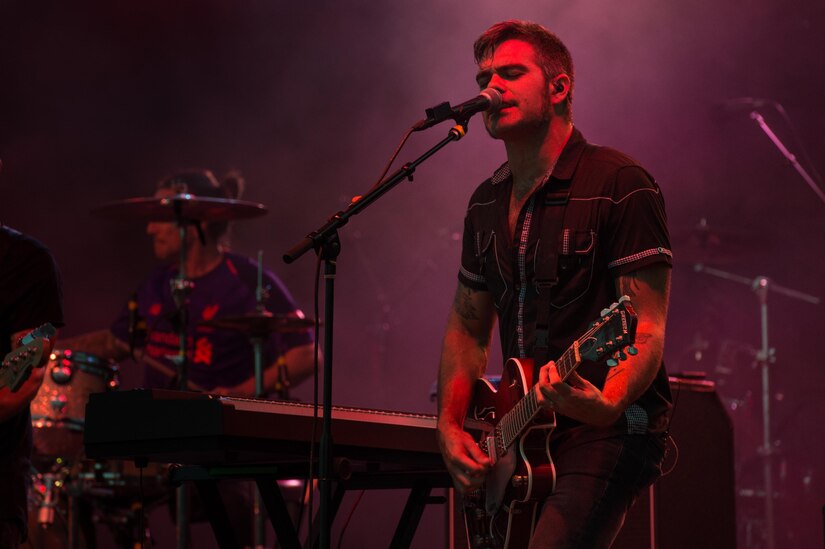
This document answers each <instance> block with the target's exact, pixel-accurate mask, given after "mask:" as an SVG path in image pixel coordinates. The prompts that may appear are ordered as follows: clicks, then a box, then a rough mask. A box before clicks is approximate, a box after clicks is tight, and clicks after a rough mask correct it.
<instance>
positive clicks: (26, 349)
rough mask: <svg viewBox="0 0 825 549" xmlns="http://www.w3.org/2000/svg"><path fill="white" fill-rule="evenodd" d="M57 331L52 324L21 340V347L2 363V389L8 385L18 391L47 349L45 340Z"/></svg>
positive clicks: (32, 332)
mask: <svg viewBox="0 0 825 549" xmlns="http://www.w3.org/2000/svg"><path fill="white" fill-rule="evenodd" d="M56 333H57V331H56V330H55V329H54V326H52V325H51V324H43V325H42V326H40V327H39V328H35V329H34V330H32V331H31V332H29V333H28V334H26V335H24V336H23V337H22V339H21V340H20V343H21V345H20V347H18V348H17V349H15V350H13V351H12V352H10V353H9V354H7V355H6V356H5V357H4V358H3V363H2V365H0V389H2V388H3V387H8V388H9V389H10V390H11V392H12V393H14V392H16V391H17V390H18V389H19V388H20V386H21V385H23V382H25V381H26V380H27V379H29V375H30V374H31V371H32V368H34V367H35V366H38V365H39V364H40V362H41V360H42V359H43V351H45V346H44V344H43V343H44V340H46V339H51V338H53V337H54V336H55V334H56Z"/></svg>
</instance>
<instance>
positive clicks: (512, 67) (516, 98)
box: [476, 40, 552, 139]
mask: <svg viewBox="0 0 825 549" xmlns="http://www.w3.org/2000/svg"><path fill="white" fill-rule="evenodd" d="M476 81H477V82H478V86H479V89H484V88H487V87H492V88H495V89H496V90H498V91H499V92H501V96H502V102H501V108H500V109H498V110H495V111H486V112H485V113H484V125H485V126H486V128H487V132H488V133H489V134H490V135H491V136H492V137H494V138H496V139H507V138H508V137H517V136H519V135H527V134H529V133H532V132H534V131H536V130H537V129H540V128H542V127H543V126H546V125H547V123H548V122H549V121H550V118H551V116H552V107H551V104H550V84H549V83H548V82H546V81H545V78H544V73H543V72H542V70H541V67H540V66H539V65H538V63H537V61H536V51H535V49H534V48H533V46H532V45H530V44H528V43H527V42H524V41H522V40H506V41H504V42H502V43H501V44H499V45H498V47H496V49H495V50H494V51H493V53H492V54H491V55H489V56H487V57H485V58H484V59H482V60H481V62H480V63H479V65H478V74H477V76H476Z"/></svg>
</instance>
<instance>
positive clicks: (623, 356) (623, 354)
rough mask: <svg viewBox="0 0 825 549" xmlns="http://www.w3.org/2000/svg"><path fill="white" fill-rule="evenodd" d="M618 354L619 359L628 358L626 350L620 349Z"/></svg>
mask: <svg viewBox="0 0 825 549" xmlns="http://www.w3.org/2000/svg"><path fill="white" fill-rule="evenodd" d="M616 354H617V355H618V357H619V360H627V355H626V354H625V352H624V351H619V352H618V353H616Z"/></svg>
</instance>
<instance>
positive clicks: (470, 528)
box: [464, 358, 555, 549]
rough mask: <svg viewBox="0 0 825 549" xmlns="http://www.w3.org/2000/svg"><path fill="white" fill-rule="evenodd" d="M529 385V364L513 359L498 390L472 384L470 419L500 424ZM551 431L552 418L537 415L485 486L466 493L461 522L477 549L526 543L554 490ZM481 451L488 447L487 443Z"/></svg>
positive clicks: (508, 547)
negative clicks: (473, 393) (549, 441)
mask: <svg viewBox="0 0 825 549" xmlns="http://www.w3.org/2000/svg"><path fill="white" fill-rule="evenodd" d="M532 380H533V362H532V360H529V359H515V358H511V359H510V360H508V361H507V363H506V364H505V366H504V371H503V373H502V376H501V382H500V383H499V386H498V388H496V387H494V386H493V384H492V383H490V381H489V380H486V379H479V380H478V381H477V382H476V387H475V396H474V399H473V404H472V405H471V406H470V410H469V412H468V417H470V418H472V419H475V420H480V421H484V422H487V423H490V424H491V425H493V426H496V425H498V422H499V420H500V419H501V418H502V417H504V415H505V414H506V413H507V412H508V411H510V410H511V409H512V408H513V407H514V406H515V405H516V404H517V403H518V402H519V401H521V400H522V399H523V398H524V397H525V396H526V395H527V393H528V391H529V390H530V388H531V387H532V385H533V383H532ZM554 427H555V418H554V417H553V415H552V414H549V415H548V414H543V413H542V414H539V415H538V416H537V417H536V418H535V419H534V420H532V421H531V422H530V424H529V425H528V426H527V427H526V428H525V429H524V431H523V432H522V433H521V436H520V437H519V438H518V440H517V441H516V443H515V444H513V445H512V446H510V447H509V448H508V449H507V451H506V452H504V453H503V454H501V455H499V456H497V457H496V459H495V461H494V464H493V467H492V469H491V471H490V473H489V475H488V477H487V480H486V481H485V483H484V486H483V487H482V488H480V489H478V490H476V491H475V492H472V493H468V494H465V496H464V500H465V503H464V508H465V509H464V511H465V513H464V518H465V522H466V526H467V534H468V537H469V542H470V545H471V546H472V547H474V548H475V549H493V548H495V549H519V548H522V547H524V548H526V547H527V545H528V544H529V541H530V536H531V535H532V532H533V529H534V527H535V523H536V520H537V519H538V514H539V512H540V510H541V503H542V501H543V500H544V498H546V497H547V496H548V495H549V494H550V493H552V491H553V487H554V485H555V470H554V468H553V461H552V459H551V457H550V452H549V449H548V437H549V436H550V433H551V432H552V431H553V428H554ZM494 432H495V431H494ZM481 446H482V449H485V448H486V443H485V441H482V444H481Z"/></svg>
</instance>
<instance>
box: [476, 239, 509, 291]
mask: <svg viewBox="0 0 825 549" xmlns="http://www.w3.org/2000/svg"><path fill="white" fill-rule="evenodd" d="M498 246H499V244H498V235H497V234H496V232H495V231H480V232H477V233H476V256H477V257H478V264H479V265H480V266H481V275H482V276H483V277H484V281H485V282H486V284H487V289H488V290H489V291H490V292H491V293H492V294H493V297H494V298H495V303H496V306H498V305H499V304H500V303H501V301H502V300H503V299H504V298H505V296H506V295H507V293H508V287H507V280H506V275H505V274H504V271H503V268H502V264H501V261H502V260H503V258H501V257H499V256H500V255H501V253H503V251H502V250H499V249H498Z"/></svg>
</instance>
